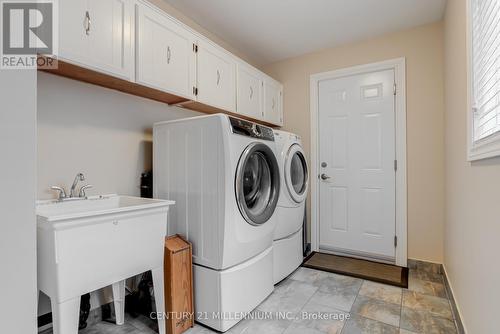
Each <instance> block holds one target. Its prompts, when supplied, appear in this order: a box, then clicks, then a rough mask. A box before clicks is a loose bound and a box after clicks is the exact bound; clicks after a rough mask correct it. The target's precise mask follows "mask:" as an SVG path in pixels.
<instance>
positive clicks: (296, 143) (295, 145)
mask: <svg viewBox="0 0 500 334" xmlns="http://www.w3.org/2000/svg"><path fill="white" fill-rule="evenodd" d="M274 134H275V140H276V153H277V157H278V165H279V168H280V177H281V190H280V197H279V200H278V207H277V208H276V215H277V225H276V230H275V231H274V238H273V239H274V241H273V248H274V250H273V254H274V255H273V256H274V266H273V281H274V283H275V284H276V283H278V282H279V281H281V280H283V279H284V278H285V277H287V276H288V275H290V274H291V273H292V272H293V271H294V270H295V269H297V268H298V267H299V266H300V264H301V263H302V260H303V250H302V249H303V241H302V225H303V221H304V214H305V211H304V210H305V202H306V198H307V191H308V186H309V174H308V168H307V161H306V158H305V154H304V150H303V149H302V142H301V140H300V137H299V136H297V135H295V134H293V133H289V132H285V131H279V130H274Z"/></svg>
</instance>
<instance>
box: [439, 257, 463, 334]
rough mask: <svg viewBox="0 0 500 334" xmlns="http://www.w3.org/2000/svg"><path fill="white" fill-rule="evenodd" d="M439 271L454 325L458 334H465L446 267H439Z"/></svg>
mask: <svg viewBox="0 0 500 334" xmlns="http://www.w3.org/2000/svg"><path fill="white" fill-rule="evenodd" d="M441 270H442V272H443V277H444V285H445V289H446V293H447V294H448V299H449V300H450V304H451V310H452V313H453V319H454V320H455V325H456V326H457V330H458V334H467V331H466V330H465V327H464V324H463V322H462V315H461V314H462V313H461V312H460V308H459V307H458V305H457V303H456V300H455V295H454V294H453V288H452V286H451V283H450V280H449V279H448V274H447V272H446V267H445V266H444V265H441Z"/></svg>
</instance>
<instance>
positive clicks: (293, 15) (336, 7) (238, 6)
mask: <svg viewBox="0 0 500 334" xmlns="http://www.w3.org/2000/svg"><path fill="white" fill-rule="evenodd" d="M164 1H166V2H168V3H170V4H171V5H172V6H174V7H175V8H177V9H178V10H179V11H181V12H182V13H183V14H185V15H186V16H188V17H190V18H191V19H193V20H194V21H196V22H197V23H198V24H200V25H201V26H203V27H204V28H206V29H207V30H209V31H211V32H212V33H215V34H216V35H218V36H219V37H220V38H222V39H223V40H225V41H226V42H228V43H229V44H230V45H232V46H233V47H234V48H236V49H238V50H239V51H241V52H243V53H244V54H245V55H247V56H248V57H249V58H251V59H253V60H254V61H256V62H257V63H259V64H267V63H270V62H274V61H278V60H282V59H286V58H290V57H295V56H299V55H302V54H305V53H309V52H312V51H316V50H321V49H325V48H329V47H334V46H337V45H340V44H344V43H349V42H354V41H358V40H362V39H366V38H370V37H374V36H378V35H381V34H384V33H387V32H391V31H397V30H402V29H407V28H411V27H415V26H418V25H422V24H426V23H431V22H434V21H438V20H440V19H441V17H442V16H443V12H444V7H445V4H446V0H164Z"/></svg>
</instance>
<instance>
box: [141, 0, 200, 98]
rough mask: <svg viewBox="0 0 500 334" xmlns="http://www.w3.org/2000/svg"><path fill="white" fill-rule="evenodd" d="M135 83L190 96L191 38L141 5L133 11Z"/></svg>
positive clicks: (193, 59)
mask: <svg viewBox="0 0 500 334" xmlns="http://www.w3.org/2000/svg"><path fill="white" fill-rule="evenodd" d="M137 32H138V33H137V37H136V38H137V40H136V43H137V59H136V66H137V82H138V83H141V84H144V85H146V86H150V87H153V88H157V89H160V90H164V91H167V92H170V93H174V94H177V95H181V96H184V97H188V98H194V95H193V87H194V86H195V84H196V81H195V79H196V77H195V70H196V54H195V52H194V50H193V45H194V41H195V38H194V36H193V35H192V34H191V32H189V31H188V30H186V29H184V28H183V27H181V26H179V25H178V24H177V23H176V22H174V21H172V20H171V19H170V18H168V17H167V16H165V15H163V14H161V13H159V12H157V11H156V10H154V9H151V8H149V7H146V6H144V5H139V6H138V11H137Z"/></svg>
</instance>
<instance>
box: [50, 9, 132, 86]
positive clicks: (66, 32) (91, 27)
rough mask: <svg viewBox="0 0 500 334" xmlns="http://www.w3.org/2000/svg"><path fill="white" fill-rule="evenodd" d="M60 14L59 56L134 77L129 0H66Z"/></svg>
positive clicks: (111, 73)
mask: <svg viewBox="0 0 500 334" xmlns="http://www.w3.org/2000/svg"><path fill="white" fill-rule="evenodd" d="M59 13H60V14H59V18H60V22H59V27H60V33H59V37H60V40H59V50H60V52H59V53H60V55H59V56H60V58H61V59H63V60H66V61H69V62H71V63H75V64H77V65H79V66H82V67H87V68H90V69H93V70H97V71H99V72H103V73H107V74H110V75H114V76H118V77H121V78H124V79H127V80H130V79H132V78H133V54H134V51H133V49H132V40H133V37H134V36H133V25H132V24H133V21H132V15H133V10H132V1H131V0H65V1H60V3H59Z"/></svg>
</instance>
